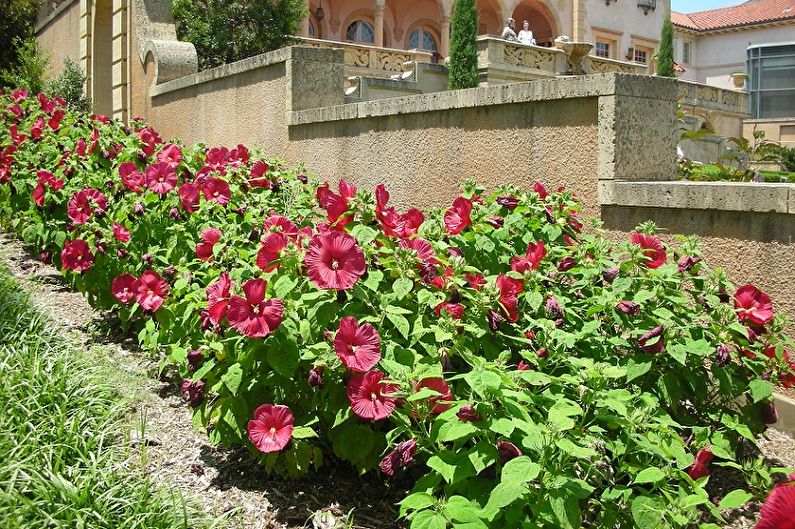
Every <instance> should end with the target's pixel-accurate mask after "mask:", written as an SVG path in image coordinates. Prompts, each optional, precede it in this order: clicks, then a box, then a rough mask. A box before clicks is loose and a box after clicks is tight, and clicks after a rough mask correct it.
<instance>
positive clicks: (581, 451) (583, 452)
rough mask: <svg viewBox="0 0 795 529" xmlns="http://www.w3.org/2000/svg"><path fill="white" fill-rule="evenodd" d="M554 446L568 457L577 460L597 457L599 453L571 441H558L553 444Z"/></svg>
mask: <svg viewBox="0 0 795 529" xmlns="http://www.w3.org/2000/svg"><path fill="white" fill-rule="evenodd" d="M555 444H556V445H557V447H558V448H560V449H561V450H563V451H564V452H566V453H567V454H569V455H570V456H573V457H576V458H579V459H590V458H593V457H597V456H598V455H599V453H598V452H597V451H596V450H594V449H592V448H586V447H584V446H580V445H577V444H574V442H573V441H572V440H571V439H558V440H557V441H556V442H555Z"/></svg>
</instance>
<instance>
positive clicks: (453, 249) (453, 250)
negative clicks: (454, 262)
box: [447, 246, 464, 257]
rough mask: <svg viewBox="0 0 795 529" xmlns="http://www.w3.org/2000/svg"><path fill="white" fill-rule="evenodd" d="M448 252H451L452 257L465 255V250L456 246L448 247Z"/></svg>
mask: <svg viewBox="0 0 795 529" xmlns="http://www.w3.org/2000/svg"><path fill="white" fill-rule="evenodd" d="M447 253H448V254H450V257H464V252H462V251H461V250H460V249H459V248H456V247H455V246H451V247H450V248H448V249H447Z"/></svg>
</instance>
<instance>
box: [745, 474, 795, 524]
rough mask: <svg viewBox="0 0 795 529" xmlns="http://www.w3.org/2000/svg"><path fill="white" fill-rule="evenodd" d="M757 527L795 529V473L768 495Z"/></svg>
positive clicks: (778, 484)
mask: <svg viewBox="0 0 795 529" xmlns="http://www.w3.org/2000/svg"><path fill="white" fill-rule="evenodd" d="M755 529H795V473H793V474H790V475H789V481H788V482H786V483H777V484H776V485H775V486H774V487H773V490H771V491H770V494H768V495H767V498H765V503H764V504H762V510H761V511H760V512H759V523H758V524H756V527H755Z"/></svg>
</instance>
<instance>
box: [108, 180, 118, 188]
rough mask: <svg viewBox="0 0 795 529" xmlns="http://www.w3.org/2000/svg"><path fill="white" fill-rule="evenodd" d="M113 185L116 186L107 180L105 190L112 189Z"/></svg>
mask: <svg viewBox="0 0 795 529" xmlns="http://www.w3.org/2000/svg"><path fill="white" fill-rule="evenodd" d="M115 185H116V184H115V183H114V182H113V180H108V181H107V182H105V189H113V188H114V186H115Z"/></svg>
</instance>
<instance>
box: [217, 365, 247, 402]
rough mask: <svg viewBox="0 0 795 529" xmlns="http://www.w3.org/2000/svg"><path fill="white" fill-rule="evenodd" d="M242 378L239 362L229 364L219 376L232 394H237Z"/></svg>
mask: <svg viewBox="0 0 795 529" xmlns="http://www.w3.org/2000/svg"><path fill="white" fill-rule="evenodd" d="M242 379H243V369H242V368H241V367H240V364H239V363H234V364H232V365H231V366H229V369H227V370H226V373H224V375H223V376H222V377H221V380H222V381H223V383H224V386H226V387H227V389H228V390H229V392H230V393H231V394H232V395H237V390H238V389H239V388H240V381H241V380H242Z"/></svg>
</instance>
